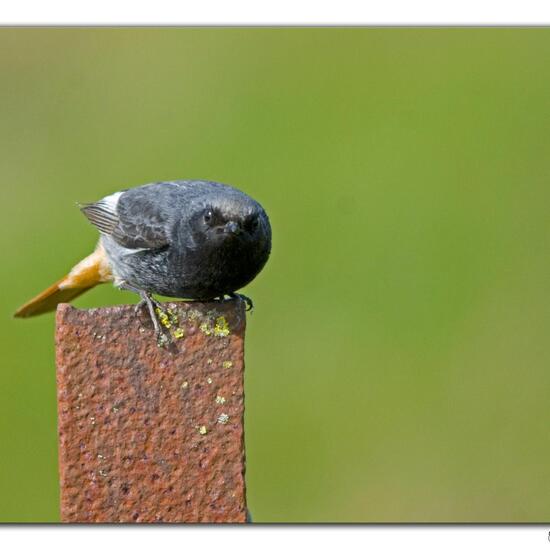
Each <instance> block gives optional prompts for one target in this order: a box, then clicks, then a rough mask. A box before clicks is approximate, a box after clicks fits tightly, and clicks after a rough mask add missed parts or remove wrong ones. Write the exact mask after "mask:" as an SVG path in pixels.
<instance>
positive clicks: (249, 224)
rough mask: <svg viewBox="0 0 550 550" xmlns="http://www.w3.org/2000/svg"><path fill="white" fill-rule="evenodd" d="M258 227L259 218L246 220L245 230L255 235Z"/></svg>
mask: <svg viewBox="0 0 550 550" xmlns="http://www.w3.org/2000/svg"><path fill="white" fill-rule="evenodd" d="M257 227H258V218H257V217H256V216H254V217H253V218H249V219H248V220H246V224H245V229H246V230H247V231H249V232H250V233H253V232H254V231H256V229H257Z"/></svg>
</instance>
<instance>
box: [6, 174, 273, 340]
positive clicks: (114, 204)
mask: <svg viewBox="0 0 550 550" xmlns="http://www.w3.org/2000/svg"><path fill="white" fill-rule="evenodd" d="M81 210H82V212H83V213H84V215H85V216H86V217H87V218H88V220H89V221H90V222H91V223H92V224H93V225H95V226H96V227H97V229H99V232H100V233H101V236H100V239H99V242H98V244H97V247H96V249H95V251H94V252H93V253H92V254H90V255H89V256H88V257H87V258H85V259H84V260H82V261H81V262H79V263H78V264H77V265H75V266H74V267H73V269H72V270H71V271H70V272H69V274H68V275H66V276H65V277H63V278H62V279H61V280H60V281H58V282H57V283H55V284H54V285H52V286H50V287H49V288H47V289H46V290H44V292H42V293H41V294H39V295H38V296H36V297H35V298H33V299H32V300H30V301H29V302H27V303H26V304H25V305H23V306H21V307H20V308H19V309H18V310H17V311H16V313H15V316H16V317H31V316H33V315H38V314H40V313H45V312H47V311H52V310H54V309H55V308H56V306H57V304H59V303H61V302H68V301H70V300H72V299H73V298H76V297H77V296H79V295H80V294H82V293H83V292H85V291H86V290H88V289H90V288H92V287H94V286H95V285H97V284H99V283H105V282H108V281H113V282H114V284H115V286H117V287H118V288H120V289H125V290H131V291H133V292H136V293H138V294H139V295H140V296H141V299H142V301H141V302H140V305H141V304H146V305H147V307H148V309H149V313H150V315H151V319H152V321H153V324H154V326H155V332H156V334H157V337H159V336H160V333H161V329H160V326H159V323H158V319H157V317H156V315H155V309H156V308H158V307H159V304H158V303H157V302H155V301H154V300H153V299H152V297H151V294H153V293H154V294H160V295H163V296H170V297H174V298H187V299H193V300H210V299H214V298H219V299H224V298H225V296H226V295H229V296H232V297H234V296H237V295H236V294H235V291H237V290H238V289H240V288H241V287H243V286H245V285H246V284H247V283H249V282H250V281H252V279H254V277H255V276H256V275H257V274H258V273H259V272H260V270H261V269H262V267H263V266H264V265H265V263H266V261H267V259H268V257H269V253H270V250H271V227H270V224H269V219H268V217H267V214H266V213H265V211H264V209H263V208H262V207H261V206H260V204H258V203H257V202H256V201H255V200H253V199H252V198H250V197H249V196H248V195H246V194H244V193H243V192H241V191H238V190H237V189H235V188H233V187H230V186H228V185H224V184H221V183H215V182H212V181H201V180H179V181H167V182H159V183H150V184H148V185H142V186H140V187H135V188H133V189H128V190H125V191H120V192H118V193H114V194H112V195H109V196H107V197H105V198H103V199H101V200H99V201H97V202H94V203H91V204H85V205H81ZM249 305H250V303H249Z"/></svg>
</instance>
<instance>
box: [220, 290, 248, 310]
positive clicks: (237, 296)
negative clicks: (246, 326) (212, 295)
mask: <svg viewBox="0 0 550 550" xmlns="http://www.w3.org/2000/svg"><path fill="white" fill-rule="evenodd" d="M228 299H229V300H242V301H243V302H244V303H245V304H246V311H252V310H253V309H254V302H253V301H252V299H251V298H249V297H248V296H245V295H244V294H237V293H236V292H231V293H230V294H229V298H228ZM219 300H220V302H225V301H226V298H225V297H224V296H222V297H220V299H219Z"/></svg>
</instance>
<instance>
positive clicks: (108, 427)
mask: <svg viewBox="0 0 550 550" xmlns="http://www.w3.org/2000/svg"><path fill="white" fill-rule="evenodd" d="M164 306H167V307H166V309H165V311H166V312H167V316H166V318H165V319H164V320H163V324H164V326H165V328H167V329H168V330H169V331H170V333H171V335H172V338H171V339H172V343H171V344H170V345H167V346H165V347H158V346H157V341H156V338H155V336H154V332H153V330H152V328H151V322H150V320H149V317H148V316H147V314H146V312H145V311H144V312H142V313H140V314H137V313H136V312H135V311H134V307H133V306H117V307H110V308H100V309H90V310H79V309H75V308H73V307H71V306H69V305H67V304H61V305H59V307H58V309H57V331H56V348H57V388H58V413H59V468H60V477H61V519H62V521H63V522H102V523H111V522H244V521H246V500H245V480H244V472H245V454H244V429H243V413H244V390H243V369H244V361H243V357H244V333H245V324H246V316H245V306H244V303H243V302H242V301H241V300H232V301H228V302H223V303H217V302H208V303H198V302H187V303H186V302H175V303H170V304H164ZM161 321H162V319H161Z"/></svg>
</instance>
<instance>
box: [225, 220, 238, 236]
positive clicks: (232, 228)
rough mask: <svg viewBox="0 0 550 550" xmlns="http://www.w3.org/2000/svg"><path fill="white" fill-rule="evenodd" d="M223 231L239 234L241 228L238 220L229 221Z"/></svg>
mask: <svg viewBox="0 0 550 550" xmlns="http://www.w3.org/2000/svg"><path fill="white" fill-rule="evenodd" d="M223 232H224V233H229V234H230V235H238V234H239V233H240V232H241V228H240V227H239V224H238V223H237V222H227V223H226V224H225V226H224V228H223Z"/></svg>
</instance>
